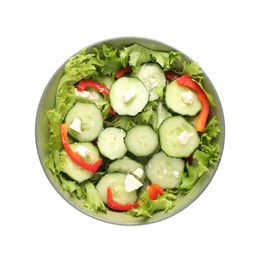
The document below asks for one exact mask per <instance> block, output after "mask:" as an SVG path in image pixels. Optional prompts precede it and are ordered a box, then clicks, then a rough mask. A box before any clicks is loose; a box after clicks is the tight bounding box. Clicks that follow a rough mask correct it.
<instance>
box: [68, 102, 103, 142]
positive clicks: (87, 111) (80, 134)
mask: <svg viewBox="0 0 260 260" xmlns="http://www.w3.org/2000/svg"><path fill="white" fill-rule="evenodd" d="M65 123H66V124H67V125H68V126H69V129H68V132H69V134H70V135H71V136H73V137H74V138H75V139H77V140H78V141H79V142H85V141H86V142H91V141H93V140H94V139H96V138H97V137H98V135H99V133H100V132H101V130H102V129H103V117H102V114H101V111H100V110H99V109H98V108H97V106H96V105H95V104H90V103H81V102H78V103H76V104H75V105H74V106H73V107H72V108H71V109H70V110H69V112H68V113H67V115H66V118H65Z"/></svg>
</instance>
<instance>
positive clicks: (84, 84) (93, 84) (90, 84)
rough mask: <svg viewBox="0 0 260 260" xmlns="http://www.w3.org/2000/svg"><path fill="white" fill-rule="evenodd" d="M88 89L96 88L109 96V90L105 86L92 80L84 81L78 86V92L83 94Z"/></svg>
mask: <svg viewBox="0 0 260 260" xmlns="http://www.w3.org/2000/svg"><path fill="white" fill-rule="evenodd" d="M87 87H91V88H94V89H96V90H97V91H98V92H100V93H102V94H104V95H107V96H108V95H109V89H108V88H107V87H106V86H105V85H103V84H101V83H99V82H96V81H94V80H90V79H82V80H81V81H80V82H79V84H78V86H77V90H78V91H81V92H82V91H84V90H85V89H86V88H87Z"/></svg>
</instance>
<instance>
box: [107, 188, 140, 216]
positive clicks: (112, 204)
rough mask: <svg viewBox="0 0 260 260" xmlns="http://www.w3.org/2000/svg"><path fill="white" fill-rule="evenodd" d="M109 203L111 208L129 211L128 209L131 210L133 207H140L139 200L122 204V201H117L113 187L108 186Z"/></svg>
mask: <svg viewBox="0 0 260 260" xmlns="http://www.w3.org/2000/svg"><path fill="white" fill-rule="evenodd" d="M107 205H108V207H109V208H111V209H115V210H120V211H127V210H130V209H132V208H138V207H139V203H138V202H135V203H126V204H121V203H118V202H116V201H115V200H114V199H113V191H112V188H111V187H107Z"/></svg>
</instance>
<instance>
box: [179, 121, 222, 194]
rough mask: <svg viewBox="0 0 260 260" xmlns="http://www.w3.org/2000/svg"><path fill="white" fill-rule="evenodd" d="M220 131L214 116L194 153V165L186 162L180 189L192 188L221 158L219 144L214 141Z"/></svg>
mask: <svg viewBox="0 0 260 260" xmlns="http://www.w3.org/2000/svg"><path fill="white" fill-rule="evenodd" d="M219 133H220V129H219V126H218V121H217V119H216V117H213V118H212V119H211V120H210V121H209V123H208V124H207V125H206V128H205V131H204V132H203V133H202V135H201V137H200V145H199V147H198V149H197V150H196V151H195V152H194V154H193V160H192V165H189V163H188V162H187V163H186V168H187V172H186V173H183V176H182V183H181V185H180V186H179V187H178V189H179V190H180V191H182V192H187V191H189V190H190V189H192V188H193V187H194V185H195V184H196V183H197V181H198V179H199V178H200V177H201V176H202V174H204V173H205V172H207V171H208V169H209V167H210V166H215V165H216V163H217V162H218V161H219V160H220V154H219V145H218V144H214V143H213V141H214V139H215V138H217V137H218V135H219Z"/></svg>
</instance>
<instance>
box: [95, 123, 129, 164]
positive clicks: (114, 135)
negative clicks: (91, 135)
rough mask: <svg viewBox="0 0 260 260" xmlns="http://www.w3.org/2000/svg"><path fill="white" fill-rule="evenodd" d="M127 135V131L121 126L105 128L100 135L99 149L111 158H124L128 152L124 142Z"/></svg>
mask: <svg viewBox="0 0 260 260" xmlns="http://www.w3.org/2000/svg"><path fill="white" fill-rule="evenodd" d="M125 136H126V132H125V131H124V130H122V129H120V128H116V127H107V128H105V129H104V130H102V132H101V133H100V135H99V137H98V141H97V144H98V149H99V151H100V152H101V153H102V154H103V155H104V156H105V157H107V158H109V159H111V160H115V159H118V158H122V157H123V156H124V155H125V153H126V152H127V148H126V146H125V142H124V138H125Z"/></svg>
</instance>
